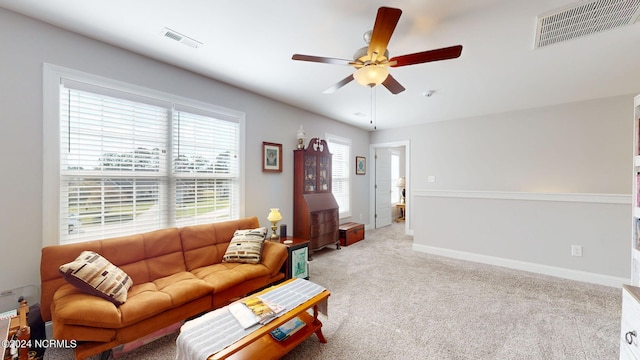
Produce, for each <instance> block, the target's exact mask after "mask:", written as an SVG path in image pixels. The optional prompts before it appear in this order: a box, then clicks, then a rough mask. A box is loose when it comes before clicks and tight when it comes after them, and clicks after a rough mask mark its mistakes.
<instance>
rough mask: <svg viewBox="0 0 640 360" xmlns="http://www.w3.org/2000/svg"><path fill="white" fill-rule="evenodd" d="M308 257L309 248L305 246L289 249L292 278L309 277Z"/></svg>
mask: <svg viewBox="0 0 640 360" xmlns="http://www.w3.org/2000/svg"><path fill="white" fill-rule="evenodd" d="M308 257H309V248H308V247H307V246H305V247H301V248H299V249H296V250H293V251H291V277H292V278H302V279H308V278H309V266H308V264H307V259H308Z"/></svg>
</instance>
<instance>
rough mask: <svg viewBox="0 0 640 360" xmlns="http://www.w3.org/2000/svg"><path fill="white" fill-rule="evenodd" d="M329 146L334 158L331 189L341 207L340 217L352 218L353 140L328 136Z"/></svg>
mask: <svg viewBox="0 0 640 360" xmlns="http://www.w3.org/2000/svg"><path fill="white" fill-rule="evenodd" d="M326 139H327V145H328V146H329V151H330V152H331V154H333V156H332V166H331V180H332V183H331V187H332V189H333V191H332V192H333V196H334V197H335V198H336V201H337V202H338V206H339V207H340V217H341V218H343V217H348V216H351V207H350V199H349V190H350V182H349V180H350V178H349V176H350V174H351V173H350V172H349V160H350V159H351V155H350V152H351V140H350V139H346V138H341V137H338V136H335V135H330V134H327V135H326Z"/></svg>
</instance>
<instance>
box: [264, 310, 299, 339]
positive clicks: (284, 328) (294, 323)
mask: <svg viewBox="0 0 640 360" xmlns="http://www.w3.org/2000/svg"><path fill="white" fill-rule="evenodd" d="M305 325H306V323H305V322H304V321H302V320H301V319H300V318H299V317H297V316H296V317H294V318H293V319H291V320H289V321H287V322H286V323H284V324H282V325H281V326H280V327H279V328H277V329H275V330H273V331H272V332H271V336H273V338H274V339H276V340H278V341H282V340H285V339H288V338H289V337H290V336H291V335H293V334H295V333H296V332H298V330H300V329H302V328H303V327H304V326H305Z"/></svg>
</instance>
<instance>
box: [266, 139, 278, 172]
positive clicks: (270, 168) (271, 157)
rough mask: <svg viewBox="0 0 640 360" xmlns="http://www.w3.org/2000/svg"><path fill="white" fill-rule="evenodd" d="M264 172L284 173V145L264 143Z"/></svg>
mask: <svg viewBox="0 0 640 360" xmlns="http://www.w3.org/2000/svg"><path fill="white" fill-rule="evenodd" d="M262 171H266V172H282V144H276V143H270V142H263V143H262Z"/></svg>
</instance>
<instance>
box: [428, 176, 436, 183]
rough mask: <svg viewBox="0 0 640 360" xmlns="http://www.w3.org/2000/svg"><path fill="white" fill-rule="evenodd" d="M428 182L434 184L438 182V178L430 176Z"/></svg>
mask: <svg viewBox="0 0 640 360" xmlns="http://www.w3.org/2000/svg"><path fill="white" fill-rule="evenodd" d="M427 181H428V182H430V183H434V182H436V177H435V175H429V176H428V177H427Z"/></svg>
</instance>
